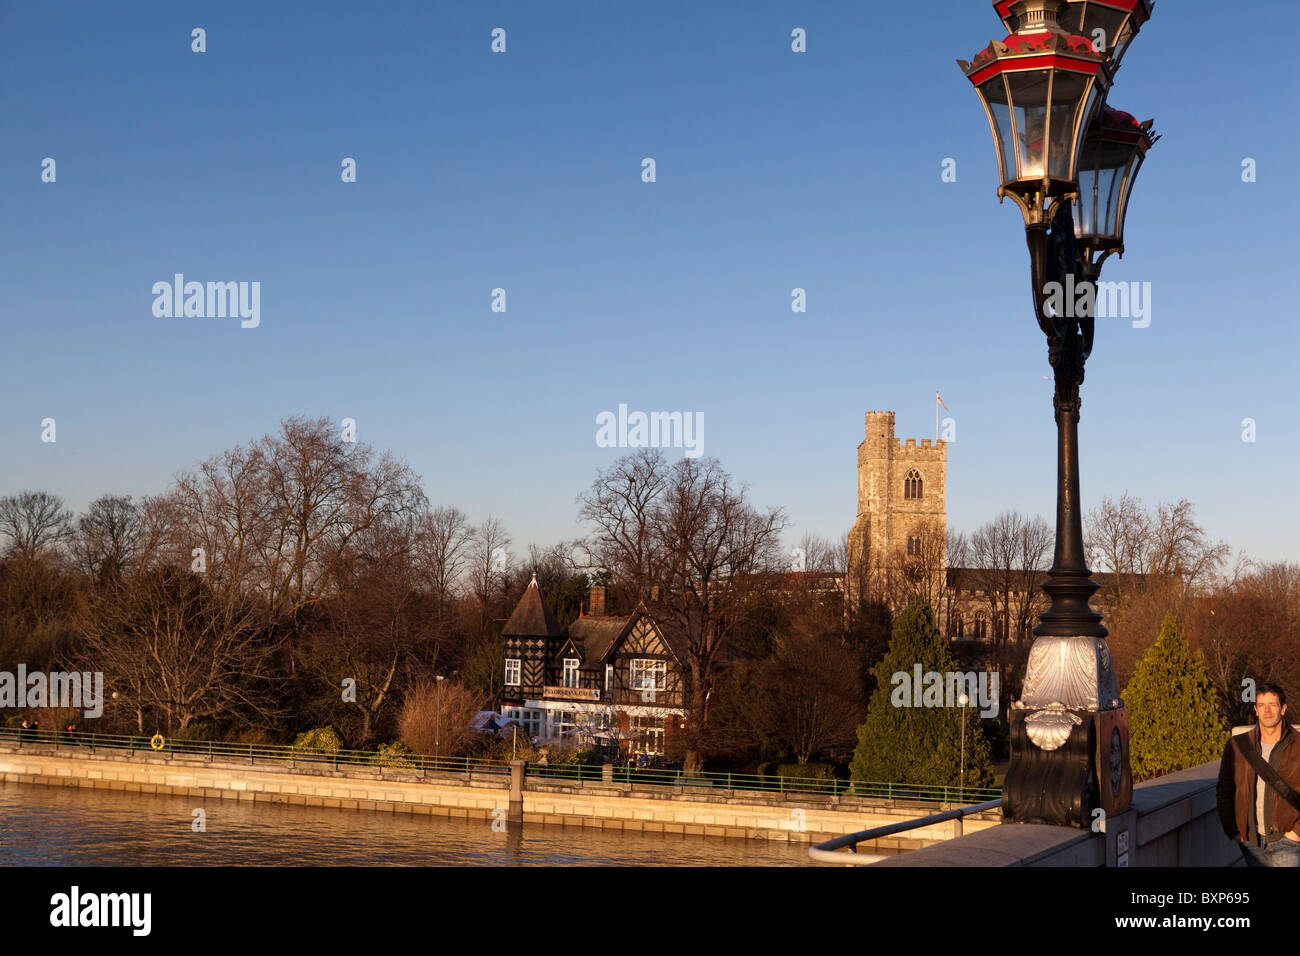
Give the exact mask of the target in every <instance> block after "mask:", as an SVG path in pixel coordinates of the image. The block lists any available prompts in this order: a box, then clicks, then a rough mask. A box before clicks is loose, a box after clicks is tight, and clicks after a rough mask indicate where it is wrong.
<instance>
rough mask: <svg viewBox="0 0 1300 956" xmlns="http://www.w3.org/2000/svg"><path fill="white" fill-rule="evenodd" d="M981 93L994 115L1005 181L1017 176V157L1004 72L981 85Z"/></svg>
mask: <svg viewBox="0 0 1300 956" xmlns="http://www.w3.org/2000/svg"><path fill="white" fill-rule="evenodd" d="M980 93H982V94H983V96H984V101H985V102H986V103H988V105H989V112H990V113H991V114H992V116H993V126H994V130H993V136H994V139H995V142H994V143H993V145H994V147H995V148H996V149H997V151H998V159H999V161H1000V162H1001V164H1002V169H1001V172H1002V178H1003V181H1004V182H1005V181H1008V180H1012V179H1015V178H1016V157H1015V153H1014V152H1013V151H1012V144H1014V143H1015V130H1014V129H1013V128H1012V126H1011V107H1009V106H1008V105H1007V86H1006V81H1005V80H1004V79H1003V78H1002V74H1000V73H999V74H998V75H997V76H994V77H993V78H992V79H990V80H988V81H986V82H985V83H984V85H983V86H981V87H980Z"/></svg>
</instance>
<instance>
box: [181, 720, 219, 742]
mask: <svg viewBox="0 0 1300 956" xmlns="http://www.w3.org/2000/svg"><path fill="white" fill-rule="evenodd" d="M219 737H220V735H219V734H217V732H216V727H215V726H214V725H213V724H210V723H207V722H199V723H193V724H190V725H189V726H188V727H181V728H180V729H179V730H177V731H175V732H174V733H173V734H172V735H171V738H170V739H172V740H217V739H219Z"/></svg>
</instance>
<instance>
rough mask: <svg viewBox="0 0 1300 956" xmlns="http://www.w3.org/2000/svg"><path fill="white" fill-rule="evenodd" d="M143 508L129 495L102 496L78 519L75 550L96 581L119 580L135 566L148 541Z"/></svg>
mask: <svg viewBox="0 0 1300 956" xmlns="http://www.w3.org/2000/svg"><path fill="white" fill-rule="evenodd" d="M147 533H148V528H147V526H146V524H145V520H144V516H143V515H142V513H141V508H140V506H139V505H137V504H136V503H135V502H133V501H132V500H131V496H130V495H101V496H100V497H98V498H96V499H95V500H94V501H92V502H91V503H90V507H89V508H87V509H86V513H85V514H84V515H82V516H81V519H80V520H79V521H78V522H77V531H76V533H75V534H74V535H73V538H72V551H73V553H74V555H75V556H76V558H77V563H78V565H80V568H81V570H82V571H83V572H84V573H85V574H86V575H87V576H89V577H90V578H92V579H94V580H106V579H107V580H116V579H118V578H120V577H121V576H122V575H123V574H124V573H126V572H127V571H128V569H130V568H131V567H133V565H134V563H135V559H136V557H137V556H138V555H139V554H140V552H141V550H142V547H143V546H144V545H145V544H146V541H147Z"/></svg>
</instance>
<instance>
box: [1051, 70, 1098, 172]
mask: <svg viewBox="0 0 1300 956" xmlns="http://www.w3.org/2000/svg"><path fill="white" fill-rule="evenodd" d="M1091 82H1092V77H1091V76H1089V75H1087V74H1086V73H1072V72H1070V71H1068V70H1057V71H1056V78H1055V79H1054V80H1053V81H1052V123H1051V131H1050V133H1049V134H1048V135H1049V138H1050V143H1049V146H1048V153H1047V165H1048V175H1049V176H1051V177H1052V178H1053V179H1073V178H1074V177H1073V176H1071V175H1070V174H1071V173H1072V172H1073V170H1072V169H1071V168H1070V165H1071V162H1072V161H1073V159H1074V152H1075V150H1074V147H1075V141H1074V136H1075V128H1076V127H1075V121H1076V120H1077V119H1078V116H1079V109H1080V107H1081V106H1082V105H1083V104H1082V102H1081V101H1082V100H1083V94H1084V91H1085V90H1086V89H1087V87H1088V85H1089V84H1090V83H1091Z"/></svg>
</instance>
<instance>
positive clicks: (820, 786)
mask: <svg viewBox="0 0 1300 956" xmlns="http://www.w3.org/2000/svg"><path fill="white" fill-rule="evenodd" d="M160 736H161V735H155V736H154V737H149V736H146V735H130V734H100V733H83V732H77V733H75V734H72V735H70V734H68V732H67V731H55V730H30V729H23V728H19V727H0V742H8V743H17V744H19V745H22V744H37V743H39V744H47V745H48V744H52V745H54V746H56V747H84V748H86V749H88V750H91V751H94V750H98V749H105V750H125V751H128V752H132V753H134V752H137V751H142V752H145V753H159V754H176V755H183V756H197V757H207V758H208V759H210V760H211V759H216V758H218V757H221V758H225V759H236V760H247V761H248V762H249V763H250V764H253V763H257V762H259V761H261V762H273V763H279V764H282V765H288V766H292V767H297V766H313V765H326V766H330V767H333V768H343V767H374V768H379V769H381V770H382V769H389V770H409V771H416V772H419V773H456V774H461V775H463V776H468V775H469V774H472V773H491V774H502V775H505V774H509V773H510V761H509V760H500V759H492V758H488V757H438V756H433V755H430V754H416V753H382V752H379V751H374V750H337V751H334V752H333V753H320V752H316V751H310V750H296V749H294V748H293V747H291V746H288V745H286V744H241V743H234V742H231V741H224V740H182V739H177V738H174V737H162V739H161V746H159V747H155V746H153V743H154V742H156V741H157V739H158V738H159V737H160ZM525 776H526V777H528V778H532V779H535V780H541V781H545V780H554V781H575V782H578V783H583V782H589V783H599V782H602V781H604V782H613V783H616V784H624V785H628V786H651V787H675V788H680V789H683V790H688V789H691V788H696V787H698V788H701V789H716V790H746V791H752V792H759V793H778V794H791V795H821V796H831V797H844V796H847V797H865V798H876V799H881V800H888V801H891V802H892V801H896V800H897V801H907V802H916V803H949V802H952V801H954V800H957V799H961V798H962V797H969V798H971V799H980V798H981V797H983V798H986V799H987V798H989V797H1000V796H1001V791H1000V790H981V789H972V788H970V787H966V788H958V787H931V786H923V785H917V784H905V783H886V782H870V781H861V780H858V781H853V780H841V779H839V778H831V779H823V778H815V777H778V776H763V775H760V774H752V773H731V772H729V771H701V772H699V773H694V774H687V773H686V772H685V771H682V770H668V769H665V768H658V767H630V766H624V765H618V764H615V765H611V766H610V767H609V776H606V767H605V766H604V765H602V764H576V763H574V764H565V763H545V764H540V763H532V762H530V763H528V764H527V765H526V767H525Z"/></svg>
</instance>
